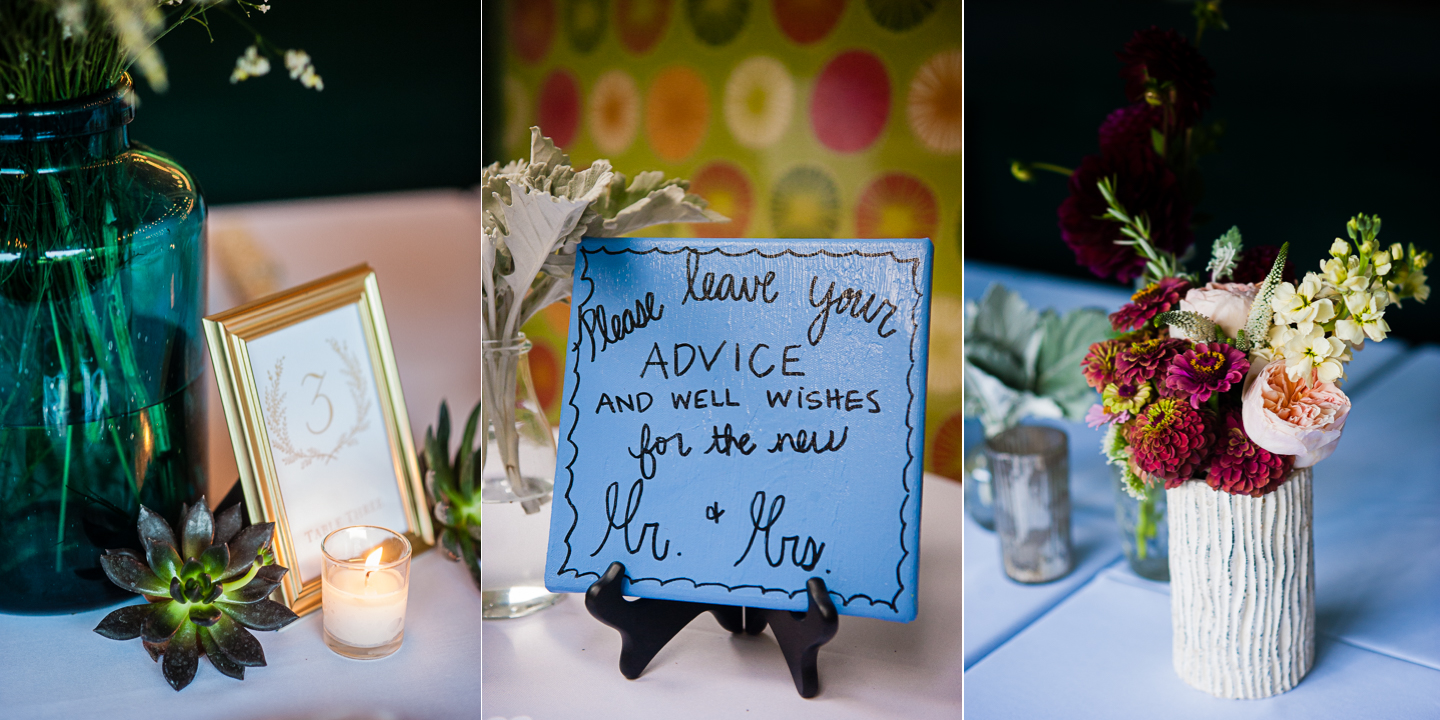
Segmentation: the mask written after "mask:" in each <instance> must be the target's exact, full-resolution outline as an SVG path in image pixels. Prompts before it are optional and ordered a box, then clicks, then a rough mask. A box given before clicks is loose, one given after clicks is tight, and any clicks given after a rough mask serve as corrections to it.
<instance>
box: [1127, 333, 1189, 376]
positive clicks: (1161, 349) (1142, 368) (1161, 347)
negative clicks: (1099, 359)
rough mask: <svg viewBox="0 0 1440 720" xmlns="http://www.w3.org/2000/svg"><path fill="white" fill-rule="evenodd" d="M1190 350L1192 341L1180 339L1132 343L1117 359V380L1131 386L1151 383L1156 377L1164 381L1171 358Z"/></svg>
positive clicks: (1160, 339)
mask: <svg viewBox="0 0 1440 720" xmlns="http://www.w3.org/2000/svg"><path fill="white" fill-rule="evenodd" d="M1189 349H1190V341H1189V340H1181V339H1179V338H1155V339H1153V340H1144V341H1141V342H1137V343H1131V345H1130V346H1129V347H1127V348H1125V349H1124V350H1121V351H1120V354H1119V355H1117V356H1116V357H1115V380H1116V382H1123V383H1130V384H1131V385H1140V384H1143V383H1147V382H1150V381H1151V380H1154V379H1155V378H1156V376H1160V378H1161V379H1162V380H1163V379H1164V371H1165V369H1166V368H1167V367H1169V365H1170V360H1171V358H1174V357H1175V356H1176V355H1179V354H1180V353H1182V352H1185V351H1186V350H1189ZM1162 387H1163V386H1162Z"/></svg>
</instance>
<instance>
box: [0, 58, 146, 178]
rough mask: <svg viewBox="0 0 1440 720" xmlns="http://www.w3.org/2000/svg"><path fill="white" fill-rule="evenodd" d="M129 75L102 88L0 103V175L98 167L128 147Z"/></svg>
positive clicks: (131, 93)
mask: <svg viewBox="0 0 1440 720" xmlns="http://www.w3.org/2000/svg"><path fill="white" fill-rule="evenodd" d="M134 98H135V93H134V89H133V88H132V87H131V85H130V78H129V76H125V77H122V78H121V81H120V82H119V83H117V84H116V85H115V87H113V88H111V89H109V90H106V91H105V92H102V93H96V94H94V95H88V96H85V97H82V98H76V99H74V100H65V101H61V102H53V103H39V104H35V105H0V177H3V178H7V179H11V180H15V179H25V178H35V179H38V178H41V177H43V176H45V175H52V174H56V173H61V172H64V171H66V170H79V169H86V168H98V167H102V166H103V165H105V164H107V163H110V162H113V161H114V159H115V157H116V156H117V155H119V154H120V153H122V152H124V151H125V150H126V149H128V148H129V147H130V138H129V133H128V131H127V128H126V126H127V125H129V124H130V121H131V120H133V119H134V118H135V99H134Z"/></svg>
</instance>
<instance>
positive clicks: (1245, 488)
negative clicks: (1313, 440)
mask: <svg viewBox="0 0 1440 720" xmlns="http://www.w3.org/2000/svg"><path fill="white" fill-rule="evenodd" d="M1294 464H1295V456H1293V455H1276V454H1275V453H1272V452H1270V451H1269V450H1266V449H1265V448H1262V447H1260V446H1259V445H1256V444H1255V443H1254V442H1252V441H1251V440H1250V436H1249V435H1246V434H1245V424H1244V422H1243V420H1242V419H1241V414H1240V411H1239V410H1231V411H1230V412H1229V413H1226V415H1225V433H1224V435H1222V436H1220V437H1219V438H1218V442H1217V443H1216V447H1215V452H1214V454H1213V455H1211V457H1210V472H1209V474H1208V475H1207V476H1206V478H1205V481H1206V482H1208V483H1209V484H1210V487H1212V488H1215V489H1216V490H1224V491H1225V492H1228V493H1231V494H1233V495H1250V496H1253V497H1260V496H1261V495H1264V494H1266V493H1268V492H1271V491H1273V490H1275V488H1278V487H1280V484H1281V483H1283V482H1285V477H1286V476H1287V475H1289V474H1290V468H1291V466H1293V465H1294Z"/></svg>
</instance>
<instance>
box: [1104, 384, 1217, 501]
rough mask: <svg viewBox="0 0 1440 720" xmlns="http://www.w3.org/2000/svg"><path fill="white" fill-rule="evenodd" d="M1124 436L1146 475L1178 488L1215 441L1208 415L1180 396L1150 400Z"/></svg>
mask: <svg viewBox="0 0 1440 720" xmlns="http://www.w3.org/2000/svg"><path fill="white" fill-rule="evenodd" d="M1125 438H1126V439H1127V440H1129V441H1130V450H1131V452H1132V453H1133V455H1132V457H1133V458H1134V460H1135V464H1136V465H1137V466H1138V467H1139V468H1140V469H1141V470H1143V471H1144V472H1145V473H1147V474H1149V475H1153V476H1155V477H1158V478H1163V479H1164V480H1165V487H1167V488H1172V487H1178V486H1179V485H1180V483H1183V482H1185V481H1186V480H1189V479H1190V478H1192V477H1194V475H1195V471H1196V470H1197V469H1199V467H1200V464H1201V463H1202V462H1204V461H1205V456H1206V453H1207V451H1209V449H1210V446H1211V444H1212V443H1213V442H1214V440H1215V436H1214V434H1213V432H1212V431H1211V429H1210V423H1209V416H1208V414H1207V413H1206V412H1205V411H1203V410H1196V409H1195V408H1192V407H1190V405H1189V404H1188V403H1186V402H1185V401H1183V400H1181V399H1179V398H1160V399H1159V400H1156V401H1155V402H1153V403H1150V405H1149V406H1147V407H1146V408H1145V410H1144V412H1141V413H1140V414H1139V415H1137V416H1136V418H1135V422H1134V423H1132V424H1131V425H1130V428H1129V430H1128V431H1127V432H1126V435H1125Z"/></svg>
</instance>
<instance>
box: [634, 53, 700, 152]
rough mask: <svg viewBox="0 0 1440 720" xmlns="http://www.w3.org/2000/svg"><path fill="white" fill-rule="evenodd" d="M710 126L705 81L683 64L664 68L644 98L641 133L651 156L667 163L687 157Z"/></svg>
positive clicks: (698, 145) (697, 145)
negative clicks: (643, 117) (650, 151)
mask: <svg viewBox="0 0 1440 720" xmlns="http://www.w3.org/2000/svg"><path fill="white" fill-rule="evenodd" d="M709 126H710V92H709V89H708V88H707V87H706V85H705V79H704V78H702V77H700V74H699V73H697V72H695V71H694V70H693V69H691V68H688V67H686V66H684V65H675V66H672V67H669V68H666V69H665V70H664V71H662V72H661V73H660V74H659V75H657V76H656V77H655V80H654V82H652V83H651V85H650V94H649V95H648V96H647V97H646V98H645V132H646V135H647V136H649V138H650V147H652V148H653V149H654V150H655V154H656V155H659V156H660V157H661V158H662V159H664V160H668V161H670V162H677V161H680V160H684V159H685V158H687V157H690V155H692V154H693V153H694V152H695V150H696V149H698V148H699V147H700V142H701V141H702V140H704V139H705V131H706V129H707V128H708V127H709Z"/></svg>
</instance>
